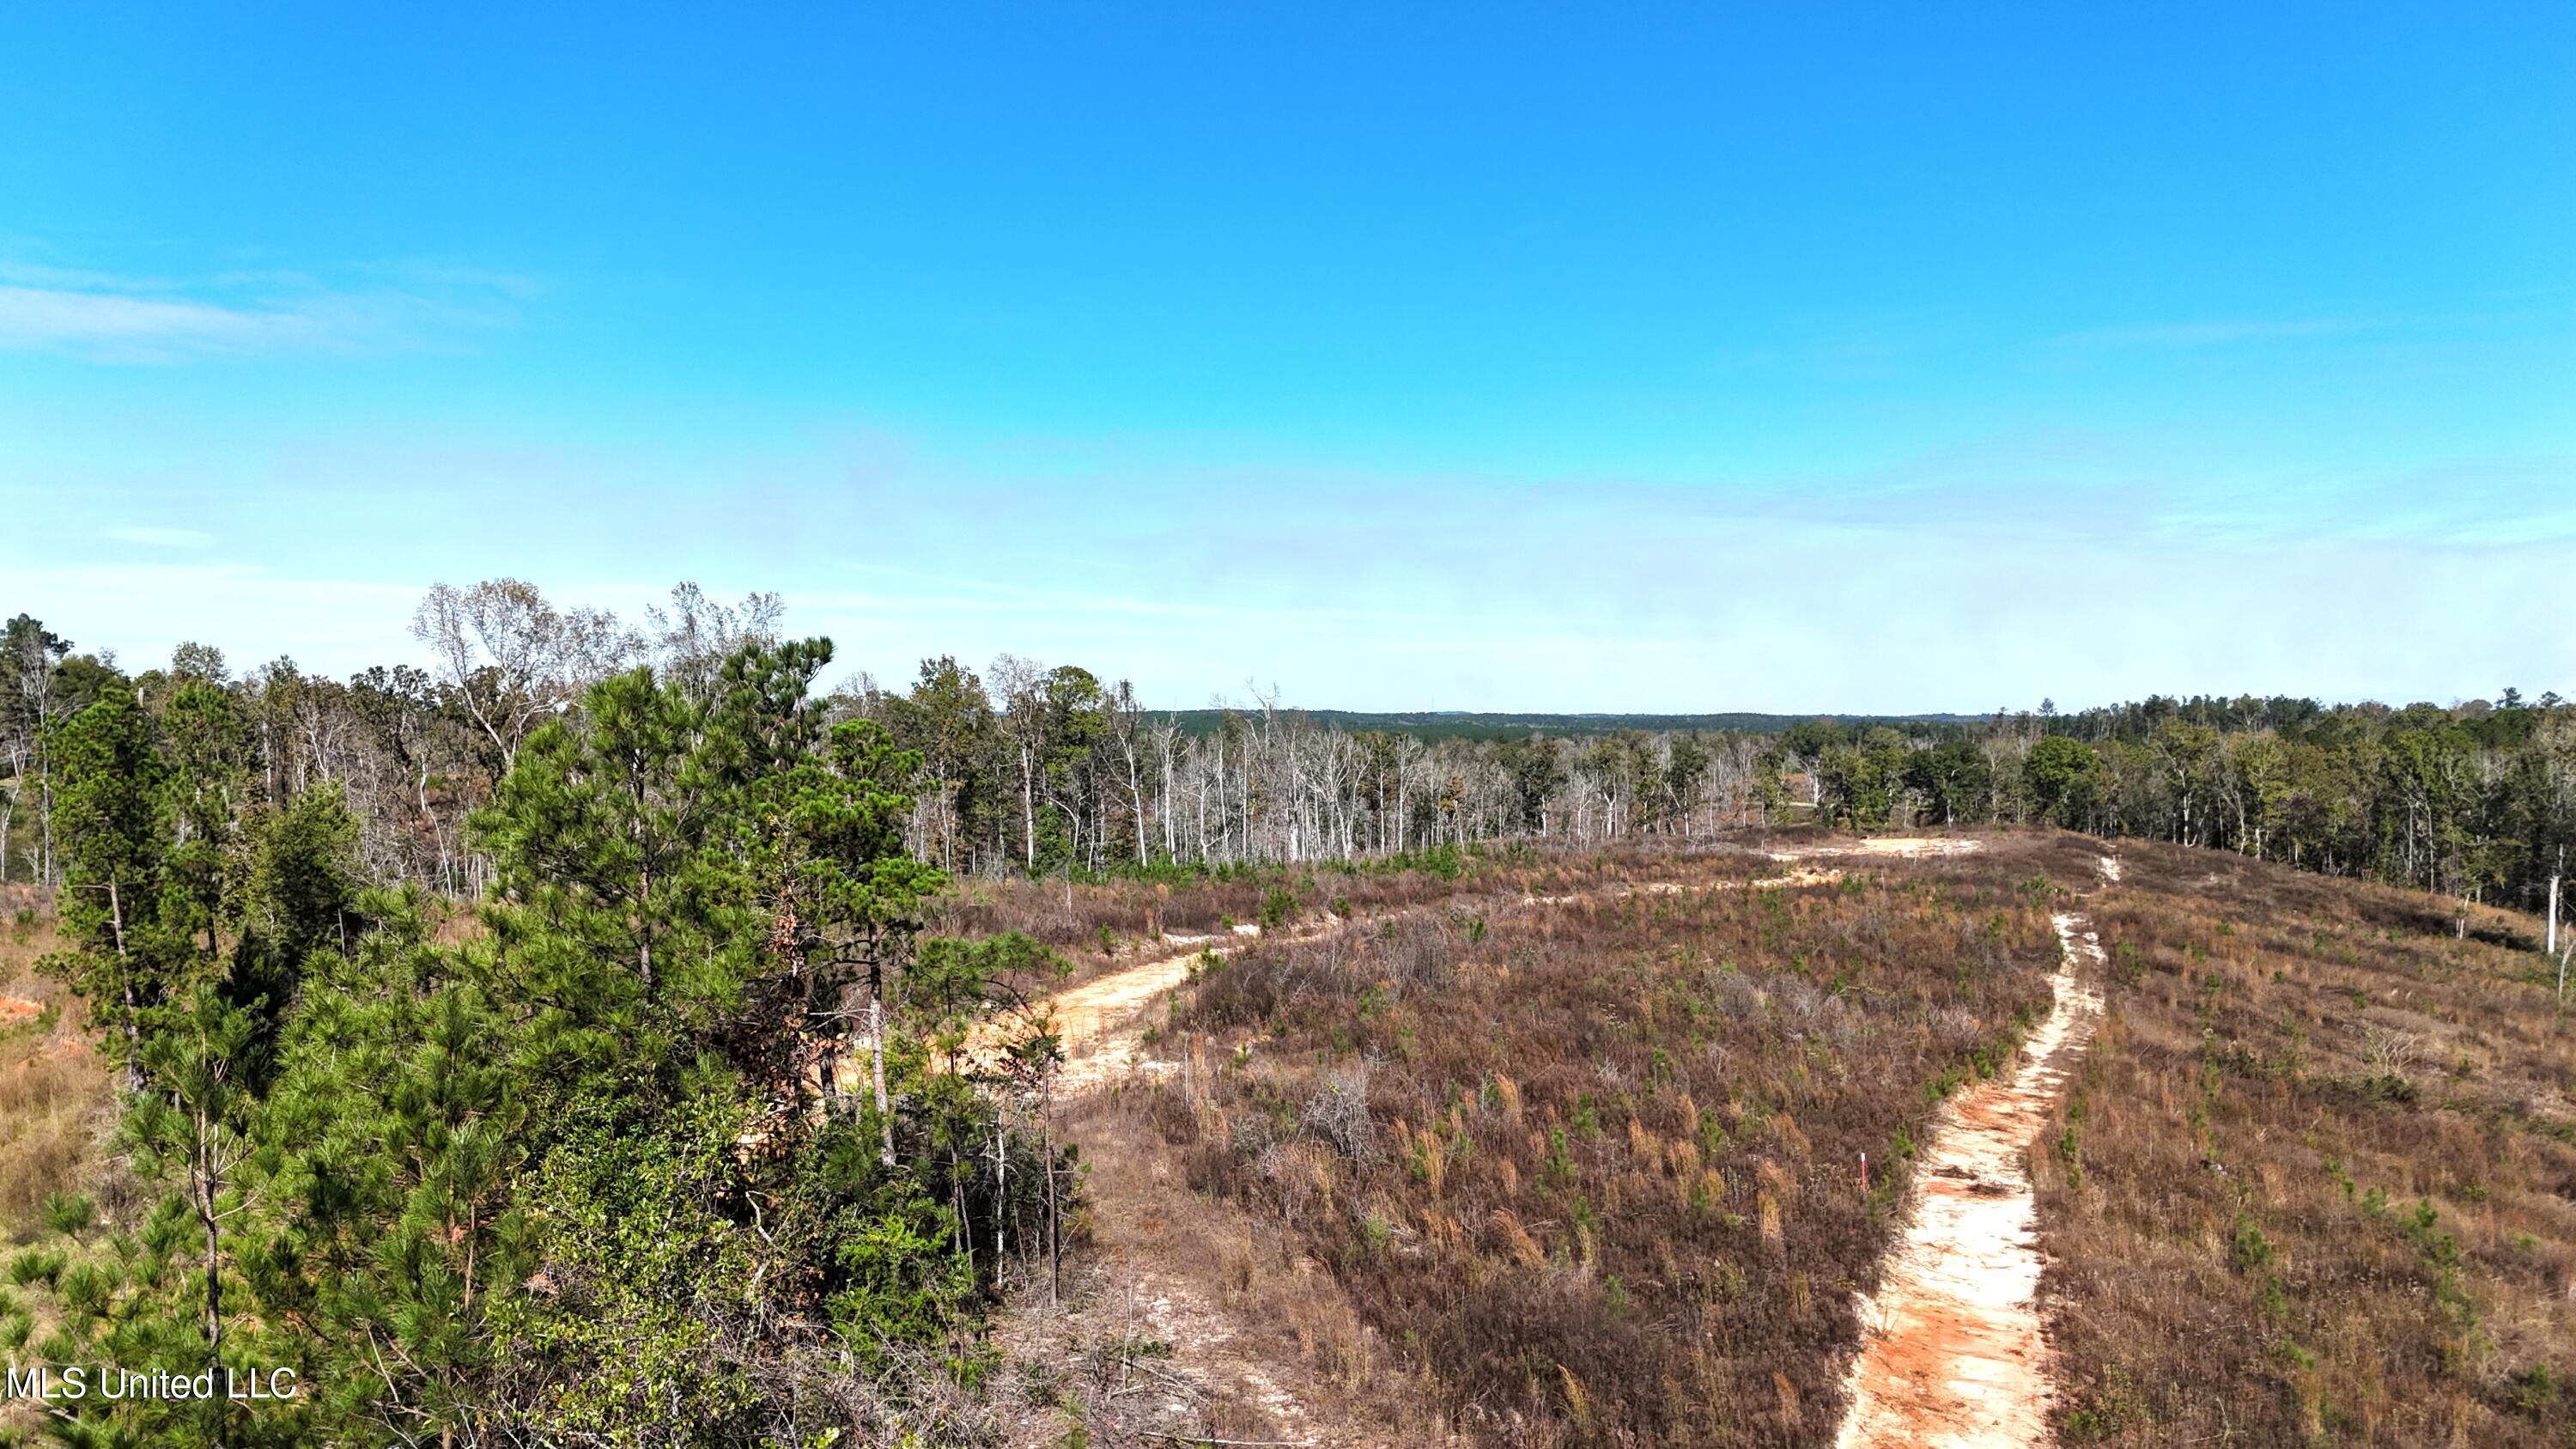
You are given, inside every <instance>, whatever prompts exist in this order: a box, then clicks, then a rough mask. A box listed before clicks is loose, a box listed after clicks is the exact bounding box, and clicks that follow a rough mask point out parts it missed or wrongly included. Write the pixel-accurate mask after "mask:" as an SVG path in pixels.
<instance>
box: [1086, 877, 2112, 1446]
mask: <svg viewBox="0 0 2576 1449" xmlns="http://www.w3.org/2000/svg"><path fill="white" fill-rule="evenodd" d="M2093 860H2094V852H2093V850H2092V848H2091V847H2090V846H2089V845H2088V844H2086V843H2083V842H2079V841H2075V840H2073V839H2072V838H2052V837H2041V836H2030V837H2019V838H2007V839H2002V840H1998V841H1997V842H1995V843H1994V845H1993V846H1992V847H1991V848H1990V849H1989V850H1988V851H1987V852H1986V853H1984V854H1982V855H1976V856H1966V857H1959V858H1954V859H1950V860H1941V861H1928V862H1920V863H1910V864H1907V865H1904V866H1901V867H1890V868H1888V869H1886V870H1883V871H1881V870H1877V869H1870V870H1865V871H1857V872H1854V873H1853V874H1850V875H1848V876H1846V877H1845V878H1844V879H1842V880H1841V881H1840V882H1838V883H1829V884H1822V885H1814V886H1806V887H1799V888H1757V889H1747V888H1745V884H1744V881H1745V876H1746V875H1747V874H1748V873H1749V870H1748V867H1747V866H1746V864H1745V861H1744V858H1742V857H1705V856H1703V857H1696V858H1692V857H1665V858H1662V859H1654V860H1634V861H1616V862H1607V863H1601V864H1597V865H1587V866H1583V867H1579V868H1569V869H1568V870H1567V871H1566V874H1567V875H1568V877H1569V879H1568V880H1567V881H1566V882H1565V884H1567V885H1569V886H1571V885H1574V884H1576V883H1577V882H1576V881H1575V880H1574V879H1572V878H1571V877H1574V876H1577V875H1584V876H1593V877H1598V879H1593V880H1591V881H1588V882H1584V883H1585V884H1589V885H1593V886H1599V885H1601V884H1604V883H1607V882H1615V880H1616V879H1617V878H1619V877H1622V876H1625V877H1628V878H1631V879H1654V878H1662V879H1667V880H1669V879H1673V878H1675V877H1679V878H1680V880H1681V882H1682V888H1681V889H1679V890H1676V891H1670V892H1664V891H1647V890H1640V891H1638V892H1636V893H1634V894H1630V895H1626V896H1624V897H1623V896H1617V895H1607V896H1594V897H1590V898H1587V899H1585V900H1583V901H1578V902H1574V903H1569V904H1564V905H1543V904H1542V905H1524V904H1520V903H1519V902H1518V901H1517V900H1516V899H1515V900H1511V901H1509V902H1498V903H1497V905H1496V907H1495V908H1494V909H1491V910H1489V911H1487V912H1485V913H1482V914H1472V913H1468V912H1465V911H1462V910H1461V909H1459V908H1457V907H1456V906H1450V907H1447V908H1441V909H1425V910H1419V911H1414V912H1411V913H1406V914H1401V915H1399V916H1397V917H1395V918H1393V919H1391V920H1389V921H1387V922H1385V923H1383V924H1382V925H1379V926H1376V927H1373V928H1372V929H1369V930H1367V931H1364V932H1357V933H1350V934H1345V935H1339V936H1333V937H1327V938H1323V939H1319V940H1315V941H1311V942H1287V943H1277V944H1270V945H1265V946H1263V947H1261V948H1259V949H1256V950H1253V951H1249V952H1246V953H1245V954H1243V955H1242V956H1239V957H1237V958H1236V959H1234V960H1233V961H1231V962H1229V963H1226V964H1225V965H1223V966H1222V967H1219V968H1214V969H1212V970H1210V971H1209V972H1208V974H1207V975H1206V976H1205V977H1204V978H1203V980H1202V981H1201V983H1200V984H1199V985H1198V986H1197V987H1196V988H1195V989H1194V990H1193V991H1191V992H1190V993H1188V994H1187V997H1186V999H1185V1000H1184V1001H1182V1002H1181V1003H1179V1004H1178V1005H1176V1007H1175V1010H1174V1013H1173V1020H1172V1023H1171V1027H1170V1031H1171V1032H1172V1033H1173V1034H1175V1037H1176V1038H1177V1039H1176V1041H1175V1042H1174V1045H1175V1046H1177V1048H1178V1049H1179V1050H1180V1051H1181V1052H1182V1053H1183V1054H1184V1055H1186V1056H1187V1058H1188V1060H1189V1062H1190V1063H1191V1066H1190V1069H1189V1071H1188V1072H1187V1073H1185V1074H1184V1075H1183V1076H1182V1077H1181V1078H1180V1079H1179V1080H1177V1081H1172V1082H1170V1083H1169V1084H1168V1085H1166V1086H1164V1087H1161V1088H1157V1089H1152V1090H1147V1091H1141V1092H1130V1093H1128V1094H1126V1095H1125V1097H1124V1098H1123V1099H1122V1103H1123V1105H1124V1108H1125V1110H1127V1111H1129V1112H1130V1113H1133V1114H1135V1115H1136V1116H1137V1117H1138V1118H1140V1119H1141V1120H1143V1121H1146V1122H1150V1123H1151V1124H1152V1125H1153V1126H1155V1127H1156V1128H1158V1129H1159V1130H1160V1132H1161V1134H1162V1136H1163V1138H1164V1139H1165V1141H1166V1142H1167V1143H1168V1144H1169V1145H1170V1147H1171V1149H1172V1150H1173V1151H1174V1152H1175V1153H1176V1154H1177V1155H1178V1156H1179V1157H1180V1159H1181V1160H1182V1161H1183V1162H1184V1163H1185V1165H1186V1172H1187V1174H1188V1178H1189V1181H1190V1182H1191V1184H1192V1185H1193V1186H1195V1187H1197V1188H1198V1189H1200V1190H1201V1191H1202V1192H1204V1193H1206V1194H1208V1195H1210V1196H1212V1197H1214V1198H1217V1199H1221V1200H1224V1201H1228V1202H1231V1203H1234V1204H1237V1205H1239V1206H1240V1207H1242V1208H1244V1209H1246V1210H1249V1211H1250V1212H1251V1213H1253V1214H1254V1215H1255V1217H1256V1218H1257V1219H1258V1220H1260V1221H1263V1222H1266V1223H1268V1224H1270V1225H1271V1229H1272V1230H1274V1231H1279V1232H1284V1234H1286V1235H1287V1237H1288V1238H1289V1239H1290V1240H1291V1241H1293V1242H1294V1243H1296V1244H1297V1245H1298V1246H1299V1250H1300V1251H1302V1252H1303V1253H1305V1254H1307V1255H1310V1256H1311V1259H1312V1260H1313V1262H1314V1263H1315V1264H1317V1265H1319V1266H1320V1268H1321V1270H1322V1271H1325V1272H1328V1273H1330V1274H1331V1275H1332V1278H1333V1280H1334V1282H1335V1284H1336V1286H1337V1289H1338V1295H1339V1296H1340V1297H1341V1298H1343V1299H1345V1300H1346V1301H1348V1302H1349V1303H1351V1304H1352V1305H1353V1306H1354V1308H1355V1311H1356V1312H1357V1314H1358V1316H1359V1317H1360V1318H1361V1319H1362V1320H1363V1321H1364V1323H1365V1325H1366V1327H1367V1328H1368V1329H1369V1330H1370V1340H1371V1341H1372V1342H1374V1343H1376V1344H1379V1345H1382V1346H1383V1350H1382V1351H1383V1352H1384V1353H1385V1354H1386V1355H1387V1356H1388V1357H1390V1358H1391V1359H1393V1360H1394V1361H1395V1363H1396V1365H1397V1366H1398V1368H1397V1371H1399V1372H1401V1373H1403V1374H1405V1375H1408V1376H1411V1377H1413V1378H1415V1379H1417V1380H1419V1381H1421V1382H1422V1383H1424V1384H1427V1385H1428V1386H1429V1388H1430V1390H1431V1393H1432V1397H1433V1398H1434V1399H1435V1400H1436V1401H1437V1402H1438V1403H1439V1404H1440V1405H1441V1406H1442V1409H1443V1413H1444V1415H1445V1417H1446V1418H1447V1420H1448V1422H1449V1425H1450V1426H1451V1427H1454V1428H1456V1429H1459V1430H1462V1431H1464V1432H1465V1433H1467V1434H1468V1435H1469V1436H1470V1437H1472V1438H1474V1439H1477V1440H1480V1441H1485V1442H1497V1443H1512V1444H1528V1445H1555V1444H1592V1443H1665V1444H1819V1443H1825V1442H1829V1441H1830V1439H1831V1437H1832V1435H1833V1432H1834V1426H1835V1423H1836V1420H1837V1417H1838V1412H1839V1407H1840V1405H1839V1397H1840V1393H1841V1387H1840V1382H1839V1375H1840V1370H1841V1367H1842V1365H1843V1363H1845V1362H1846V1361H1847V1358H1848V1352H1849V1350H1850V1349H1851V1347H1852V1346H1853V1345H1854V1343H1855V1342H1856V1341H1857V1327H1858V1325H1857V1321H1856V1316H1855V1314H1854V1311H1853V1301H1852V1300H1853V1296H1854V1294H1855V1292H1856V1291H1857V1290H1859V1289H1860V1288H1862V1287H1864V1286H1865V1285H1867V1284H1868V1283H1869V1282H1871V1281H1873V1279H1874V1276H1875V1272H1876V1264H1877V1261H1878V1259H1879V1256H1880V1254H1881V1253H1882V1251H1883V1250H1884V1248H1885V1246H1886V1245H1887V1242H1888V1240H1889V1236H1890V1231H1891V1227H1892V1222H1893V1207H1894V1204H1895V1203H1896V1201H1897V1200H1898V1194H1900V1193H1901V1192H1902V1189H1903V1185H1904V1181H1905V1178H1904V1159H1905V1157H1906V1155H1907V1153H1908V1152H1909V1151H1910V1149H1911V1146H1912V1143H1913V1142H1914V1140H1915V1139H1916V1138H1917V1137H1918V1136H1919V1135H1920V1134H1921V1133H1922V1132H1923V1130H1924V1128H1925V1126H1926V1123H1927V1122H1928V1120H1929V1118H1930V1116H1931V1114H1932V1111H1933V1109H1934V1106H1935V1104H1936V1103H1937V1102H1938V1101H1939V1099H1940V1097H1941V1095H1942V1094H1943V1093H1944V1092H1945V1091H1946V1090H1948V1089H1950V1088H1952V1087H1955V1086H1956V1085H1957V1084H1959V1083H1961V1082H1964V1081H1966V1080H1969V1079H1971V1078H1972V1077H1974V1076H1976V1075H1978V1074H1980V1073H1983V1072H1988V1071H1992V1070H1994V1069H1996V1068H1997V1067H1999V1066H2001V1065H2002V1064H2003V1062H2004V1061H2005V1060H2006V1059H2007V1058H2008V1056H2009V1050H2010V1048H2009V1044H2010V1043H2011V1042H2012V1041H2013V1040H2014V1039H2016V1038H2017V1036H2018V1035H2019V1033H2020V1032H2021V1031H2023V1030H2024V1029H2026V1027H2027V1025H2028V1024H2029V1023H2030V1022H2031V1021H2033V1020H2035V1019H2036V1017H2037V1016H2039V1015H2040V1014H2043V1013H2044V1012H2045V1010H2046V1007H2047V1003H2048V999H2049V991H2048V986H2047V982H2046V977H2047V975H2048V974H2049V972H2050V970H2051V969H2052V968H2053V967H2054V965H2055V962H2056V960H2057V956H2058V948H2057V944H2056V940H2055V937H2054V934H2053V932H2052V930H2051V927H2050V924H2049V920H2048V905H2049V903H2050V902H2051V901H2052V899H2054V898H2055V896H2056V894H2057V892H2056V889H2055V887H2053V886H2052V885H2051V884H2050V882H2051V880H2052V879H2054V880H2056V881H2060V882H2065V883H2068V884H2075V883H2081V882H2087V881H2090V880H2091V879H2092V874H2093ZM1541 893H1542V894H1544V893H1545V892H1541ZM1863 1152H1867V1153H1868V1154H1869V1156H1870V1159H1871V1162H1872V1163H1873V1164H1874V1166H1875V1169H1876V1171H1875V1173H1874V1176H1873V1180H1872V1182H1871V1184H1870V1186H1869V1189H1868V1190H1866V1191H1864V1190H1863V1188H1862V1186H1861V1183H1860V1180H1859V1156H1860V1154H1861V1153H1863ZM1890 1169H1894V1170H1893V1171H1891V1170H1890Z"/></svg>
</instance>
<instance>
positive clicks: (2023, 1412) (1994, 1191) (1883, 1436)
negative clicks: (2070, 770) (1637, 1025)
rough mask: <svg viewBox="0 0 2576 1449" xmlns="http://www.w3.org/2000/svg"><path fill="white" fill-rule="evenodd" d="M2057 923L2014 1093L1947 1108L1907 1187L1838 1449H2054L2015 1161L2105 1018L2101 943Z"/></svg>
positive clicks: (1987, 1088)
mask: <svg viewBox="0 0 2576 1449" xmlns="http://www.w3.org/2000/svg"><path fill="white" fill-rule="evenodd" d="M2106 864H2107V863H2106ZM2109 873H2110V871H2109V870H2106V872H2105V874H2106V875H2107V874H2109ZM2056 921H2057V937H2058V941H2059V944H2060V947H2061V955H2062V959H2061V963H2060V965H2059V966H2058V969H2057V972H2056V974H2055V975H2054V976H2052V977H2051V978H2050V983H2049V984H2050V986H2051V987H2052V988H2053V990H2054V992H2055V995H2056V1003H2055V1005H2054V1006H2053V1007H2052V1008H2051V1009H2050V1011H2049V1013H2048V1019H2047V1020H2046V1021H2044V1022H2042V1023H2040V1025H2039V1028H2038V1030H2036V1031H2034V1032H2032V1033H2031V1034H2030V1037H2029V1039H2028V1040H2027V1041H2025V1042H2024V1043H2023V1056H2022V1063H2021V1067H2020V1069H2019V1070H2018V1071H2016V1072H2014V1073H2013V1075H2012V1077H2011V1078H2010V1079H2009V1080H2004V1079H1996V1080H1991V1081H1988V1082H1986V1083H1984V1084H1982V1085H1980V1086H1977V1087H1975V1088H1973V1089H1971V1090H1969V1091H1966V1092H1963V1093H1961V1094H1959V1095H1958V1096H1955V1097H1953V1098H1951V1099H1950V1102H1949V1104H1948V1105H1947V1106H1945V1107H1943V1108H1942V1110H1941V1114H1940V1116H1939V1118H1938V1119H1937V1120H1936V1121H1935V1123H1934V1126H1933V1131H1932V1140H1931V1143H1930V1147H1929V1150H1928V1151H1927V1152H1926V1153H1925V1155H1924V1158H1923V1161H1922V1163H1921V1165H1920V1166H1919V1167H1918V1169H1917V1171H1916V1174H1915V1183H1916V1186H1915V1194H1914V1196H1915V1201H1914V1211H1913V1218H1912V1221H1910V1222H1909V1223H1908V1224H1907V1225H1906V1229H1905V1236H1904V1238H1903V1239H1902V1240H1901V1241H1900V1243H1899V1244H1898V1246H1897V1250H1896V1253H1895V1256H1894V1257H1893V1258H1892V1259H1891V1260H1890V1261H1889V1263H1888V1269H1887V1276H1886V1277H1885V1279H1884V1280H1882V1281H1881V1283H1880V1285H1879V1290H1878V1292H1877V1293H1876V1294H1874V1295H1872V1296H1870V1297H1868V1298H1864V1299H1863V1300H1861V1303H1860V1318H1861V1349H1860V1353H1859V1355H1858V1357H1857V1358H1855V1359H1854V1361H1853V1363H1852V1369H1851V1379H1850V1387H1851V1409H1850V1412H1849V1413H1848V1415H1847V1416H1846V1417H1845V1418H1844V1420H1843V1426H1842V1433H1841V1434H1840V1436H1839V1437H1838V1438H1837V1439H1836V1440H1835V1443H1836V1444H1837V1446H1839V1449H1861V1446H1872V1449H1876V1446H1886V1449H1900V1446H1901V1449H1913V1446H1961V1449H2020V1446H2027V1445H2044V1444H2047V1443H2049V1442H2051V1435H2050V1433H2049V1428H2048V1405H2049V1397H2050V1389H2049V1382H2048V1349H2047V1343H2046V1340H2045V1339H2044V1338H2043V1337H2042V1336H2041V1332H2040V1320H2039V1304H2038V1300H2039V1272H2040V1254H2039V1241H2038V1237H2037V1233H2036V1226H2037V1223H2036V1217H2037V1209H2036V1204H2035V1202H2034V1200H2033V1196H2032V1193H2031V1185H2030V1173H2029V1170H2028V1168H2027V1167H2026V1165H2025V1163H2024V1158H2023V1154H2024V1152H2025V1151H2026V1150H2027V1149H2028V1148H2029V1146H2030V1144H2031V1140H2032V1139H2033V1138H2034V1137H2036V1136H2037V1135H2038V1133H2039V1129H2040V1127H2041V1124H2042V1123H2044V1122H2045V1121H2046V1120H2047V1117H2048V1113H2049V1110H2050V1107H2051V1105H2052V1104H2053V1103H2054V1101H2055V1099H2056V1096H2057V1092H2058V1090H2059V1088H2060V1087H2061V1086H2062V1085H2063V1084H2064V1082H2065V1080H2066V1075H2067V1073H2068V1072H2069V1071H2070V1070H2071V1069H2072V1068H2073V1066H2074V1064H2075V1062H2076V1060H2077V1059H2078V1058H2079V1057H2081V1056H2082V1054H2083V1051H2084V1044H2085V1042H2086V1041H2088V1040H2089V1039H2090V1038H2091V1037H2092V1034H2093V1026H2094V1023H2095V1021H2096V1020H2097V1019H2098V1018H2099V1017H2100V1016H2101V1013H2102V995H2101V989H2100V986H2099V985H2098V972H2099V968H2100V966H2101V963H2102V947H2101V944H2100V941H2099V938H2098V937H2096V935H2095V934H2094V932H2093V931H2092V930H2091V929H2090V928H2089V927H2088V925H2087V924H2086V922H2085V920H2084V918H2083V917H2081V916H2076V915H2060V916H2058V917H2057V918H2056Z"/></svg>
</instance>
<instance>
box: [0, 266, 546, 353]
mask: <svg viewBox="0 0 2576 1449" xmlns="http://www.w3.org/2000/svg"><path fill="white" fill-rule="evenodd" d="M405 275H406V276H407V277H408V278H409V280H410V281H411V282H412V283H413V284H412V285H408V286H381V285H379V286H368V287H364V288H341V287H334V286H330V285H327V284H325V283H322V282H319V281H317V280H315V279H314V278H312V277H310V276H307V275H305V274H302V273H297V272H275V271H271V272H235V273H228V274H225V275H222V276H218V277H215V278H212V279H210V280H207V281H205V282H202V283H196V284H185V285H183V284H178V283H172V282H167V281H161V280H154V279H145V278H139V277H119V276H114V275H110V274H106V273H100V272H85V271H71V270H66V269H61V268H52V267H36V266H28V265H24V264H14V263H9V264H0V351H9V350H14V351H24V352H57V353H66V354H69V355H71V356H75V357H80V358H84V359H86V360H89V361H93V362H155V363H168V362H184V361H189V360H193V359H201V358H216V357H257V356H276V355H309V354H317V353H318V354H350V353H380V352H400V351H413V350H417V349H420V348H423V347H432V346H436V345H439V344H440V342H441V341H442V339H448V338H452V337H453V335H454V334H455V333H457V332H459V331H464V330H470V329H474V328H479V327H489V326H494V325H498V324H500V323H503V322H506V321H508V320H509V319H510V315H511V314H510V311H509V307H508V300H507V299H509V298H512V297H519V296H525V295H527V292H528V288H527V285H526V284H525V283H524V282H522V281H520V280H518V279H515V278H505V277H503V276H502V275H501V274H498V273H476V272H466V271H461V270H456V269H448V270H445V271H441V272H435V273H423V272H417V271H409V270H407V271H406V272H405ZM505 282H506V283H507V285H504V283H505Z"/></svg>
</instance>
